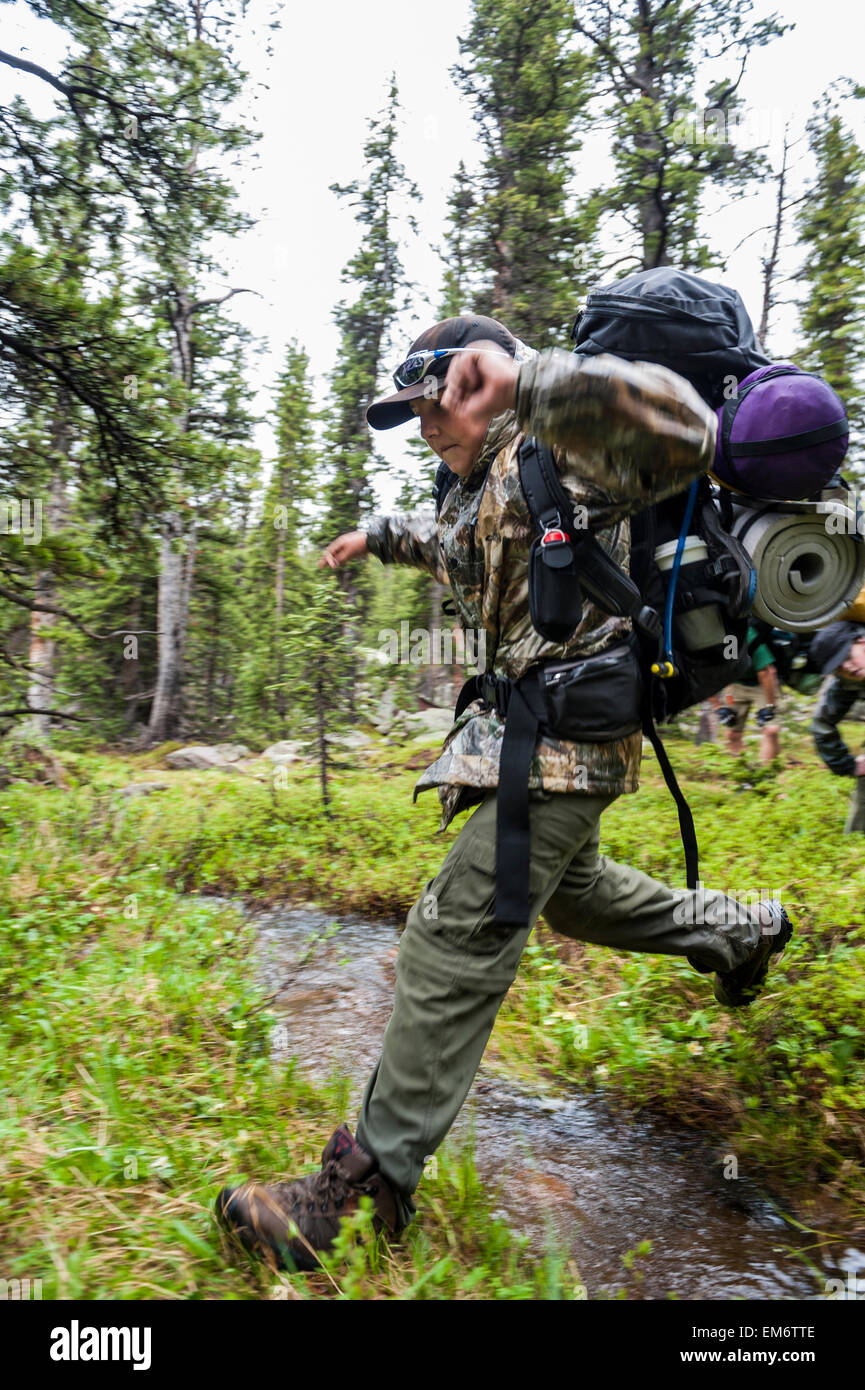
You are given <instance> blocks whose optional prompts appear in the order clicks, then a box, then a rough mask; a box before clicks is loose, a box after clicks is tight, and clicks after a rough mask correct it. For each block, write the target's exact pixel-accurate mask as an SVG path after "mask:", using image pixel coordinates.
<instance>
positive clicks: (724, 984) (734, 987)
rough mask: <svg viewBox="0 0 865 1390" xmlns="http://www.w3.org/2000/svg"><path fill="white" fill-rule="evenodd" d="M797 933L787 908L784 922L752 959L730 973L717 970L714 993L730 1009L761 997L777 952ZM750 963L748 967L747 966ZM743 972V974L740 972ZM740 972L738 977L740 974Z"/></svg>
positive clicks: (744, 1007) (761, 945)
mask: <svg viewBox="0 0 865 1390" xmlns="http://www.w3.org/2000/svg"><path fill="white" fill-rule="evenodd" d="M792 935H793V923H792V922H791V921H790V919H789V917H788V916H787V914H786V912H784V917H783V920H782V922H781V925H780V927H779V929H778V931H777V932H775V933H774V934H773V935H771V936H770V935H768V934H767V935H766V936H765V937H764V938H763V939H762V940H761V942H760V945H759V946H758V947H757V950H756V951H755V952H754V954H753V956H752V957H751V958H750V960H748V961H746V962H745V963H744V965H740V966H738V967H737V970H731V971H730V973H729V974H728V975H719V974H716V976H715V982H714V986H713V993H714V995H715V998H716V999H717V1001H718V1003H719V1004H723V1005H724V1006H725V1007H726V1008H728V1009H746V1008H747V1007H748V1005H749V1004H753V1002H754V1000H755V999H756V998H758V996H759V994H760V992H761V990H762V988H763V986H764V984H765V983H766V977H767V975H768V974H769V965H770V964H771V961H772V958H773V956H774V957H775V958H776V959H777V958H778V957H780V956H781V955H782V953H783V951H784V948H785V947H786V946H787V943H788V942H789V940H790V938H791V937H792ZM746 966H747V970H746ZM740 971H741V972H742V973H741V975H739V974H738V972H740ZM737 976H738V978H737Z"/></svg>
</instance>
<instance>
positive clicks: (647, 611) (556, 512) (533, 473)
mask: <svg viewBox="0 0 865 1390" xmlns="http://www.w3.org/2000/svg"><path fill="white" fill-rule="evenodd" d="M518 464H519V470H520V483H521V484H522V489H523V493H524V495H525V499H526V502H527V503H528V508H529V511H530V512H531V514H532V520H533V521H534V523H535V526H536V527H537V528H538V530H539V532H540V533H541V534H542V535H543V534H544V532H546V531H549V530H552V529H553V528H562V527H563V528H565V530H566V531H567V532H568V538H569V540H570V542H571V544H572V545H573V547H574V552H575V555H576V564H577V568H578V570H579V575H580V587H581V588H582V589H583V590H584V592H585V593H586V594H588V596H589V598H590V599H591V600H592V602H593V603H595V604H597V606H598V607H599V608H601V609H603V611H604V612H605V613H611V614H613V615H614V616H616V617H625V618H631V619H632V620H633V622H634V623H635V624H636V626H637V627H638V628H639V629H640V631H641V632H643V633H644V634H646V635H647V636H650V637H653V638H658V637H660V635H661V620H660V618H659V617H658V614H657V613H656V612H655V610H654V608H649V607H648V606H647V605H646V604H644V603H643V598H642V595H641V593H640V591H639V589H638V588H637V586H636V584H635V583H634V581H633V580H632V579H631V578H630V577H629V576H628V575H627V574H625V572H624V570H623V569H622V568H621V567H620V566H619V565H617V564H616V562H615V560H613V558H612V557H611V556H610V555H609V554H608V553H607V551H606V550H604V547H603V546H602V545H601V544H600V542H599V541H598V539H597V538H596V537H595V536H593V535H592V534H591V533H590V532H589V531H588V530H587V529H586V527H585V526H580V525H578V524H577V520H576V518H575V516H574V508H573V503H572V502H571V499H570V497H569V496H568V494H567V492H566V491H565V489H564V487H563V486H562V483H561V480H560V478H559V473H558V469H557V468H556V464H555V459H554V458H553V454H552V450H551V449H550V448H549V447H548V446H547V445H546V444H543V443H541V442H540V440H538V439H536V438H535V437H534V436H532V437H531V438H528V439H525V440H524V441H523V443H522V444H521V445H520V449H519V454H518Z"/></svg>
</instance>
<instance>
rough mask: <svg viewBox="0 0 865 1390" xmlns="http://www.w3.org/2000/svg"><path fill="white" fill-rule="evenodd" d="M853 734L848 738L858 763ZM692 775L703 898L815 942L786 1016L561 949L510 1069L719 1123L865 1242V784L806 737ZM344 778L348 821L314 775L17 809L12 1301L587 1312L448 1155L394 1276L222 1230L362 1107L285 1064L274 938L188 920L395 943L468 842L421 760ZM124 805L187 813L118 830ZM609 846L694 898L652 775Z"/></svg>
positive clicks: (24, 791) (5, 1219) (141, 811)
mask: <svg viewBox="0 0 865 1390" xmlns="http://www.w3.org/2000/svg"><path fill="white" fill-rule="evenodd" d="M859 730H860V726H856V725H851V726H848V727H847V729H846V733H847V735H848V741H849V742H855V741H856V740H857V735H858V734H859ZM669 746H670V752H671V756H672V757H673V760H674V762H675V764H676V766H677V769H678V770H679V771H680V773H681V774H682V777H683V782H684V784H685V786H686V790H687V793H688V795H689V798H690V800H691V804H692V807H693V810H694V814H695V818H696V822H697V828H698V833H699V836H700V841H701V848H702V851H703V856H702V876H703V879H704V881H705V882H706V883H707V884H710V885H712V886H717V887H722V888H725V889H727V890H728V891H737V892H753V891H755V890H756V889H757V888H763V889H764V890H766V891H771V892H774V891H776V890H777V891H778V892H779V893H780V894H781V895H782V896H783V898H784V900H785V902H786V903H787V904H788V905H789V907H790V909H791V911H792V913H793V915H794V917H795V920H796V928H797V929H796V935H795V936H794V938H793V941H792V943H791V945H790V947H788V950H787V952H786V954H785V957H784V959H783V962H782V963H781V964H780V966H778V967H777V968H774V969H773V971H772V974H771V976H770V988H769V990H768V991H767V994H766V995H765V997H763V998H761V999H760V1000H758V1001H757V1003H756V1004H755V1005H754V1006H752V1008H751V1009H749V1010H745V1011H740V1012H738V1013H730V1012H727V1011H724V1010H722V1009H720V1008H719V1006H718V1005H716V1004H715V1002H714V1000H713V999H712V996H711V985H710V981H709V979H708V978H707V977H701V976H698V975H697V974H696V973H695V972H693V971H692V970H691V969H690V968H689V967H688V966H687V965H686V964H685V963H684V962H682V961H678V960H674V959H672V958H669V957H660V956H658V957H654V956H646V955H626V954H617V953H613V952H611V951H605V950H602V949H600V948H596V947H592V946H582V945H579V944H576V943H571V942H566V941H564V940H563V939H562V938H557V937H554V936H553V934H552V933H550V932H549V931H547V930H546V929H545V928H543V927H542V926H541V927H539V928H538V930H537V931H536V932H535V934H534V936H533V938H532V940H531V942H530V944H529V947H528V949H527V952H526V956H525V959H524V962H523V966H522V968H521V972H520V975H519V977H518V980H517V982H516V984H515V985H514V987H513V989H512V990H511V992H510V994H509V996H508V999H507V1000H506V1002H505V1005H504V1007H503V1009H502V1012H501V1014H500V1017H499V1021H498V1023H497V1026H496V1030H495V1032H494V1035H493V1039H492V1042H491V1045H490V1049H489V1051H488V1064H489V1065H491V1066H493V1067H495V1068H496V1069H498V1070H500V1071H502V1072H504V1073H506V1074H508V1075H511V1076H515V1077H520V1078H522V1079H524V1080H525V1081H526V1082H527V1083H529V1084H531V1085H532V1086H534V1087H538V1086H551V1085H559V1084H562V1083H572V1082H578V1083H580V1084H589V1085H591V1086H603V1087H604V1088H605V1089H606V1091H607V1093H608V1095H609V1096H610V1097H611V1098H613V1099H619V1100H620V1101H622V1102H623V1103H627V1104H632V1105H633V1104H637V1105H651V1106H653V1107H656V1108H662V1109H664V1110H665V1111H667V1112H668V1113H670V1114H671V1115H674V1116H676V1117H677V1118H678V1119H684V1120H686V1121H690V1122H693V1123H696V1124H699V1125H701V1126H702V1127H703V1128H704V1129H707V1130H708V1131H709V1132H710V1133H712V1134H713V1135H714V1136H715V1137H716V1139H717V1141H718V1143H719V1144H720V1145H722V1146H723V1152H726V1153H730V1152H732V1153H735V1154H736V1155H737V1156H738V1157H739V1159H740V1161H742V1162H747V1164H748V1166H749V1171H758V1172H760V1173H761V1174H763V1175H765V1177H766V1178H767V1179H769V1180H771V1181H772V1182H773V1183H774V1184H776V1185H778V1186H779V1187H780V1188H781V1190H782V1191H784V1193H785V1194H789V1197H790V1200H792V1201H793V1202H794V1203H795V1208H796V1210H797V1211H798V1212H799V1213H800V1215H804V1216H805V1217H806V1218H807V1216H808V1214H809V1213H810V1212H813V1211H816V1212H819V1210H820V1202H821V1201H823V1200H824V1199H825V1198H826V1197H827V1196H832V1197H836V1198H837V1199H838V1200H839V1201H840V1202H843V1203H844V1204H845V1206H846V1207H847V1209H848V1210H850V1211H852V1212H857V1213H859V1214H862V1212H863V1211H865V1181H863V1164H862V1159H863V1157H865V1120H863V1110H865V1073H863V1056H865V1041H863V1032H862V1024H861V1020H862V1017H863V1005H865V891H863V890H865V842H863V841H862V839H861V838H860V837H845V836H843V835H842V834H841V829H842V826H843V822H844V815H845V809H846V799H847V796H848V794H849V790H850V783H849V782H842V781H841V779H833V778H832V777H831V776H830V775H829V774H828V773H827V772H826V771H825V770H824V769H823V768H822V766H821V765H820V764H819V763H818V762H817V760H816V757H815V756H814V754H813V751H812V750H811V748H810V744H809V743H808V740H807V739H806V738H805V737H799V738H798V739H797V738H795V737H792V736H788V738H787V746H786V749H785V753H786V752H787V751H792V752H793V753H795V755H796V757H797V758H798V759H799V760H800V761H801V763H802V766H800V767H795V768H789V767H787V766H786V764H782V766H781V767H780V768H776V769H771V770H769V771H768V772H765V771H761V770H758V769H756V768H755V767H754V766H753V765H752V764H750V763H749V762H748V760H747V759H744V760H740V762H739V763H733V762H732V761H730V760H729V758H728V757H727V755H726V754H725V753H724V752H723V750H721V749H719V748H717V747H703V748H700V749H696V748H693V747H692V746H691V745H690V744H689V743H688V742H687V741H685V740H684V739H683V738H680V737H675V736H674V737H673V738H671V739H670V740H669ZM351 756H352V758H353V761H354V765H353V766H351V767H344V768H343V769H341V770H340V771H339V772H338V774H337V777H336V780H335V786H334V802H333V805H332V807H331V813H330V814H329V815H325V814H323V812H322V809H321V806H320V803H319V798H318V789H317V782H316V779H315V774H314V771H313V770H311V769H306V768H303V767H294V768H292V769H290V771H289V775H288V779H287V784H286V786H285V787H284V788H283V789H279V790H276V789H274V788H272V786H271V785H270V784H269V783H268V784H265V785H261V784H259V783H256V782H254V781H251V780H249V779H246V778H244V777H242V776H240V775H237V774H234V775H224V776H223V775H221V774H214V773H200V774H198V773H184V774H178V773H171V772H168V771H166V769H165V767H164V764H162V762H161V758H160V756H159V754H158V753H157V754H156V755H153V754H151V755H148V756H139V757H137V758H129V757H126V758H123V757H119V756H117V755H115V754H112V753H110V752H107V753H101V754H97V753H92V754H82V753H79V754H68V755H66V754H63V755H62V761H63V762H64V764H65V767H66V781H67V785H66V786H65V787H51V786H44V785H32V784H27V783H25V782H23V781H22V782H19V783H13V784H12V785H9V786H7V787H5V788H4V789H3V790H2V791H0V834H2V840H3V856H2V877H0V919H2V924H0V998H2V1008H3V1018H4V1024H5V1027H4V1030H3V1037H2V1043H0V1083H2V1087H3V1093H4V1101H3V1108H2V1111H0V1139H2V1143H0V1229H2V1230H3V1233H4V1234H3V1237H2V1252H3V1259H2V1269H0V1272H2V1274H3V1276H4V1277H7V1278H9V1277H14V1276H16V1275H18V1276H20V1277H31V1278H41V1279H42V1281H43V1294H44V1296H45V1297H46V1298H48V1297H87V1298H109V1297H110V1298H136V1297H148V1296H153V1297H163V1298H219V1299H230V1298H261V1297H288V1298H306V1297H313V1298H336V1297H344V1298H356V1297H372V1296H375V1297H385V1298H472V1299H489V1298H539V1297H566V1298H570V1297H573V1290H574V1288H575V1286H577V1285H578V1284H579V1276H578V1273H577V1271H576V1270H575V1269H574V1268H573V1266H572V1265H571V1264H569V1262H568V1261H567V1260H566V1259H565V1257H564V1256H563V1255H561V1254H560V1253H558V1252H556V1251H555V1250H551V1252H550V1254H549V1257H548V1259H547V1260H546V1261H544V1260H541V1261H538V1260H537V1259H536V1258H535V1257H533V1256H531V1255H530V1254H529V1252H528V1251H527V1249H526V1248H525V1246H524V1245H523V1244H521V1243H520V1242H519V1241H515V1240H514V1238H513V1236H512V1234H511V1233H510V1232H509V1231H508V1230H507V1229H506V1228H505V1227H504V1226H503V1225H502V1224H501V1223H500V1222H497V1221H495V1220H494V1219H492V1217H491V1212H492V1210H493V1209H494V1206H493V1197H492V1196H491V1195H489V1194H484V1193H483V1192H482V1191H481V1190H480V1188H479V1186H478V1182H477V1178H476V1176H475V1174H474V1172H473V1169H472V1167H471V1161H470V1156H469V1155H467V1154H466V1153H465V1152H464V1151H463V1152H457V1151H456V1150H451V1149H450V1148H448V1147H446V1149H445V1152H444V1154H443V1155H442V1157H441V1162H440V1165H439V1174H438V1177H437V1179H436V1181H435V1182H424V1184H423V1185H422V1188H421V1191H420V1193H419V1206H420V1208H421V1212H422V1221H421V1222H419V1223H415V1226H414V1227H412V1228H410V1230H409V1232H408V1233H406V1235H405V1236H404V1238H403V1240H402V1241H401V1242H399V1243H398V1244H396V1245H394V1246H391V1247H389V1248H388V1247H387V1246H385V1245H383V1244H382V1243H380V1242H375V1241H373V1240H371V1238H370V1236H369V1230H368V1223H367V1226H366V1227H365V1228H364V1218H363V1216H362V1215H361V1216H360V1217H359V1218H358V1223H359V1226H360V1227H361V1228H364V1229H361V1230H360V1231H359V1232H357V1233H355V1235H357V1234H359V1235H360V1236H361V1238H362V1239H361V1242H360V1243H359V1244H357V1245H355V1244H354V1243H352V1244H351V1248H350V1255H351V1258H350V1259H349V1260H348V1261H347V1262H346V1261H345V1260H341V1261H338V1262H334V1263H332V1265H331V1267H330V1269H329V1270H327V1271H325V1272H323V1273H322V1274H321V1275H316V1276H313V1277H309V1276H305V1277H303V1276H279V1277H277V1276H274V1275H273V1274H272V1273H271V1272H270V1271H268V1270H266V1269H263V1268H262V1267H261V1266H258V1265H255V1264H253V1263H251V1262H249V1261H247V1260H246V1258H245V1257H242V1256H240V1255H238V1254H237V1253H234V1252H232V1251H231V1250H230V1249H229V1248H228V1247H227V1246H225V1245H224V1244H223V1242H222V1240H221V1238H220V1237H219V1235H218V1234H217V1232H216V1229H215V1227H214V1224H213V1221H212V1218H211V1214H210V1208H211V1204H212V1200H213V1196H214V1194H215V1192H216V1191H217V1189H218V1188H219V1187H220V1186H222V1185H223V1184H224V1183H225V1182H227V1181H230V1180H231V1179H233V1178H239V1177H242V1176H244V1175H255V1176H263V1177H267V1176H277V1175H279V1176H293V1175H295V1174H296V1173H298V1172H299V1171H309V1170H311V1169H312V1168H314V1167H317V1161H318V1153H319V1152H320V1149H321V1148H322V1147H323V1144H324V1142H325V1140H326V1138H327V1136H328V1134H329V1133H330V1131H331V1129H332V1128H333V1127H334V1125H335V1124H336V1123H337V1122H338V1120H339V1119H341V1118H343V1117H344V1116H343V1107H344V1106H345V1091H344V1089H343V1090H340V1088H338V1087H336V1086H331V1087H321V1086H319V1087H316V1088H313V1087H312V1086H310V1085H309V1084H308V1083H307V1082H306V1081H305V1080H304V1079H303V1078H302V1077H301V1076H299V1075H298V1074H297V1073H296V1071H295V1070H294V1069H293V1068H292V1067H290V1066H287V1067H282V1068H278V1067H275V1066H274V1065H273V1064H272V1063H271V1061H270V1059H269V1057H268V1050H267V1038H268V1030H269V1027H270V1026H271V1022H272V1020H271V1018H270V1015H269V1014H268V1013H267V1011H266V1009H264V1008H262V1005H261V999H260V996H259V995H258V994H257V993H256V988H255V984H254V971H253V959H252V950H253V943H254V937H253V933H252V930H251V928H250V927H249V926H248V925H247V924H245V923H244V922H243V920H242V919H241V918H240V916H239V915H238V914H237V913H236V912H235V911H234V910H232V909H230V908H227V907H226V906H224V905H223V904H220V903H219V902H218V901H216V900H213V901H208V900H207V899H206V898H205V899H201V898H198V897H196V898H192V897H190V896H189V894H190V893H192V892H195V893H201V892H202V890H204V891H205V892H206V891H210V892H213V893H222V894H226V893H236V894H240V895H243V896H244V897H246V898H248V899H252V900H257V901H268V902H271V901H275V900H279V899H283V898H290V897H303V898H313V899H316V900H318V901H319V902H321V903H326V904H327V905H328V907H332V908H334V909H336V910H349V909H350V910H353V911H362V912H366V913H369V914H384V915H387V916H400V915H402V913H403V912H404V911H405V909H406V908H407V907H408V906H409V905H410V903H411V902H412V901H413V900H414V898H415V897H416V896H417V894H418V892H419V891H420V890H421V889H422V887H423V884H424V883H425V881H426V880H427V879H428V878H430V877H431V876H432V874H433V873H434V872H435V870H436V868H437V866H438V864H439V863H440V861H441V859H442V857H443V856H444V853H445V852H446V848H447V845H448V844H449V843H450V842H451V841H452V838H453V834H454V833H455V832H456V831H457V830H458V828H459V826H458V825H456V826H454V827H452V828H451V830H450V831H449V832H448V833H447V834H445V835H444V836H439V835H437V834H436V829H437V824H438V803H437V801H436V799H435V797H434V796H432V797H431V796H425V797H423V798H421V799H420V800H419V801H418V803H417V804H416V805H415V806H412V803H411V788H412V786H413V784H414V782H415V780H416V777H417V764H418V762H419V761H421V759H420V758H419V755H418V748H417V747H415V748H412V749H408V750H405V749H403V750H400V749H393V748H385V747H382V746H375V747H374V748H373V749H372V750H371V755H370V756H369V757H366V756H364V757H360V756H359V755H351ZM344 761H348V757H347V756H346V757H345V758H344ZM409 762H411V763H412V764H413V766H412V767H407V766H406V763H409ZM130 778H135V779H137V780H151V781H152V780H156V781H160V782H167V783H169V784H170V789H169V790H168V791H165V792H157V793H154V794H152V795H151V796H148V797H141V798H133V799H128V800H126V799H124V798H122V797H121V796H120V795H119V788H120V787H121V786H123V785H125V784H126V783H127V782H128V781H129V780H130ZM603 832H604V833H603V844H602V849H603V851H604V852H605V853H607V854H608V855H610V856H611V857H614V858H618V859H621V860H623V861H625V862H629V863H631V864H634V865H635V866H637V867H639V868H642V869H644V870H645V871H646V872H648V873H650V874H652V875H654V876H656V877H659V878H662V879H666V880H667V881H669V882H670V883H672V884H674V885H675V884H679V883H681V882H682V867H681V847H680V845H679V842H678V834H677V828H676V820H675V814H674V809H673V805H672V802H671V800H670V798H669V796H668V794H667V792H666V790H665V788H664V786H663V783H662V781H661V779H660V777H659V775H658V772H657V769H656V767H655V765H654V763H653V761H652V760H650V759H648V758H647V760H646V762H645V764H644V778H643V788H642V790H641V791H640V793H639V794H638V795H637V796H636V797H623V798H621V799H620V800H619V801H618V802H617V803H616V804H615V805H614V806H613V807H612V808H611V810H610V811H609V812H608V813H607V815H606V816H605V818H604V823H603ZM184 894H186V895H185V896H184ZM345 1118H348V1119H349V1120H350V1119H351V1116H350V1115H348V1116H345ZM814 1199H817V1206H816V1207H812V1205H811V1204H812V1203H813V1201H814ZM352 1239H354V1238H352Z"/></svg>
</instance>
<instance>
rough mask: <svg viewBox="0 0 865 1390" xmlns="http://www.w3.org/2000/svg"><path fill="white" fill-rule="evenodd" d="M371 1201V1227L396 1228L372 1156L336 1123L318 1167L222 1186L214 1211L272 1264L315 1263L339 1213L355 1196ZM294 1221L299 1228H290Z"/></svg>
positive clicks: (308, 1266) (393, 1207) (388, 1192)
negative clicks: (289, 1177)
mask: <svg viewBox="0 0 865 1390" xmlns="http://www.w3.org/2000/svg"><path fill="white" fill-rule="evenodd" d="M364 1196H367V1197H370V1198H371V1199H372V1203H373V1212H374V1218H373V1220H374V1226H375V1229H376V1231H380V1230H382V1229H387V1230H389V1231H395V1230H396V1229H397V1228H398V1217H397V1203H396V1199H395V1196H394V1193H393V1190H392V1189H391V1187H390V1185H389V1183H388V1182H387V1181H386V1180H385V1179H384V1177H383V1176H382V1175H381V1173H379V1172H378V1169H377V1164H376V1162H375V1159H374V1158H373V1157H372V1156H371V1155H370V1154H369V1153H367V1151H366V1149H364V1148H362V1147H361V1145H360V1144H358V1142H357V1140H356V1139H355V1138H354V1135H353V1134H352V1133H351V1131H350V1130H349V1129H348V1128H347V1127H346V1126H345V1125H340V1126H339V1128H338V1129H337V1130H335V1131H334V1133H333V1134H332V1135H331V1137H330V1140H329V1141H328V1143H327V1146H326V1147H325V1150H324V1152H323V1154H322V1156H321V1171H320V1172H318V1173H310V1174H309V1176H308V1177H305V1178H298V1179H296V1180H295V1181H294V1182H274V1183H266V1184H265V1183H256V1182H249V1183H244V1185H243V1186H242V1187H235V1188H231V1187H224V1188H223V1189H222V1191H221V1192H220V1193H219V1196H218V1197H217V1199H216V1215H217V1217H218V1219H219V1221H220V1222H221V1223H222V1225H223V1226H224V1227H225V1228H226V1230H228V1231H229V1232H231V1233H232V1234H233V1235H235V1236H237V1237H238V1238H239V1240H240V1241H241V1242H242V1244H243V1245H244V1246H245V1247H246V1249H247V1250H249V1251H250V1252H251V1253H252V1254H255V1255H262V1256H263V1257H264V1258H265V1259H266V1260H267V1262H268V1263H269V1264H271V1265H273V1266H275V1267H276V1268H277V1269H284V1268H286V1267H289V1268H290V1267H291V1266H292V1265H293V1266H294V1267H295V1268H297V1269H304V1270H313V1269H317V1268H318V1267H319V1263H320V1262H319V1260H318V1258H317V1255H316V1252H317V1251H324V1250H330V1249H331V1248H332V1246H333V1242H334V1240H335V1239H336V1236H337V1234H338V1232H339V1223H340V1221H341V1219H342V1217H344V1216H348V1215H350V1213H351V1212H353V1211H355V1210H356V1209H357V1206H358V1204H359V1201H360V1198H361V1197H364ZM294 1227H296V1228H297V1231H298V1232H299V1233H300V1234H299V1236H298V1235H297V1234H296V1233H294Z"/></svg>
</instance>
